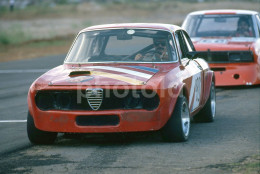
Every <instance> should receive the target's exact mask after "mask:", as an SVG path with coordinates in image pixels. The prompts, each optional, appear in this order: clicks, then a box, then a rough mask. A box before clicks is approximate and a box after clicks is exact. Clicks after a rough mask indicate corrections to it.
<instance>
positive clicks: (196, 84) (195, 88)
mask: <svg viewBox="0 0 260 174" xmlns="http://www.w3.org/2000/svg"><path fill="white" fill-rule="evenodd" d="M200 96H201V73H198V74H196V75H194V76H193V77H192V83H191V89H190V98H189V108H190V109H191V111H193V110H194V109H196V108H197V107H198V106H199V104H200Z"/></svg>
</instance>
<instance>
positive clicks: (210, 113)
mask: <svg viewBox="0 0 260 174" xmlns="http://www.w3.org/2000/svg"><path fill="white" fill-rule="evenodd" d="M215 115H216V92H215V83H214V82H213V81H212V82H211V86H210V94H209V98H208V100H207V102H206V104H205V105H204V107H203V108H202V109H201V111H200V112H199V113H198V114H197V115H195V116H194V121H196V122H205V123H206V122H213V121H214V119H215Z"/></svg>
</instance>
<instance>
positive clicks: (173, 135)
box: [161, 96, 190, 142]
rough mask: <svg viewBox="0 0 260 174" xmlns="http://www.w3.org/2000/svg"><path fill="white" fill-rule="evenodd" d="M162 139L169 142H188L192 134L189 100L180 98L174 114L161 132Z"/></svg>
mask: <svg viewBox="0 0 260 174" xmlns="http://www.w3.org/2000/svg"><path fill="white" fill-rule="evenodd" d="M161 133H162V137H163V139H164V140H165V141H168V142H183V141H187V140H188V137H189V133H190V112H189V105H188V102H187V99H186V98H185V97H184V96H182V97H178V100H177V103H176V105H175V108H174V111H173V114H172V116H171V118H170V119H169V120H168V122H167V123H166V125H165V126H164V127H163V128H162V130H161Z"/></svg>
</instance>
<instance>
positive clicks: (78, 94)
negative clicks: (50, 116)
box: [35, 90, 159, 111]
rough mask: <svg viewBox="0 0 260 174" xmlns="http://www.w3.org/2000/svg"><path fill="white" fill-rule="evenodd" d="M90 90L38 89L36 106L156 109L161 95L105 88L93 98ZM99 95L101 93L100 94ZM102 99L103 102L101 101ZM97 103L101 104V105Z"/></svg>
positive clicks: (59, 108) (79, 108) (61, 108)
mask: <svg viewBox="0 0 260 174" xmlns="http://www.w3.org/2000/svg"><path fill="white" fill-rule="evenodd" d="M86 91H88V90H79V91H77V90H73V91H49V90H48V91H47V90H46V91H38V92H37V94H36V96H35V101H36V106H37V107H38V108H39V109H41V110H87V111H91V110H115V109H145V110H154V109H156V108H157V107H158V105H159V97H158V95H157V94H156V93H155V92H154V91H152V90H143V91H141V90H104V91H103V96H102V98H101V97H100V96H97V97H94V98H92V97H91V95H88V93H87V92H86ZM98 95H99V94H98ZM100 100H102V101H101V103H100ZM97 105H100V106H99V107H98V106H97Z"/></svg>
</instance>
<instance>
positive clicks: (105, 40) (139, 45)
mask: <svg viewBox="0 0 260 174" xmlns="http://www.w3.org/2000/svg"><path fill="white" fill-rule="evenodd" d="M175 60H177V56H176V51H175V46H174V42H173V39H172V35H171V33H170V32H167V31H160V30H148V29H111V30H97V31H88V32H84V33H81V34H79V35H78V37H77V38H76V40H75V42H74V44H73V46H72V48H71V50H70V52H69V53H68V55H67V58H66V61H65V62H66V63H86V62H129V61H130V62H169V61H175Z"/></svg>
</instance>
